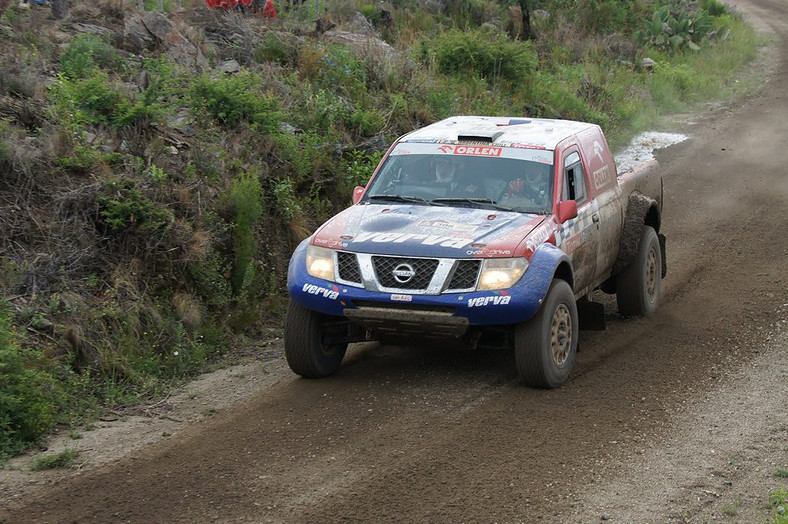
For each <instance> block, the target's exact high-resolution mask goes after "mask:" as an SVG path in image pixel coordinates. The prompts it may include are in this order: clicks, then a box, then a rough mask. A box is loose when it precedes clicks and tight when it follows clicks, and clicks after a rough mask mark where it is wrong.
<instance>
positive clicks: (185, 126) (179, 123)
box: [167, 109, 194, 136]
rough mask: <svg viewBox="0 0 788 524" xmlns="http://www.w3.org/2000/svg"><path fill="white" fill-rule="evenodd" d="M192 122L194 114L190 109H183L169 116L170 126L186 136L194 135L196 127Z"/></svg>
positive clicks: (168, 123) (168, 122)
mask: <svg viewBox="0 0 788 524" xmlns="http://www.w3.org/2000/svg"><path fill="white" fill-rule="evenodd" d="M191 124H192V116H191V113H190V112H189V110H188V109H181V110H179V111H178V112H177V113H175V115H174V116H170V117H168V118H167V125H168V126H169V127H171V128H172V129H174V130H176V131H178V132H179V133H181V134H183V135H186V136H193V135H194V128H193V127H192V126H191Z"/></svg>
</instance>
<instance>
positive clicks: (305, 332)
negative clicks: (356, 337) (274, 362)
mask: <svg viewBox="0 0 788 524" xmlns="http://www.w3.org/2000/svg"><path fill="white" fill-rule="evenodd" d="M346 331H347V330H346V328H345V327H343V324H342V319H335V318H334V317H330V316H327V315H323V314H320V313H317V312H315V311H310V310H308V309H306V308H305V307H304V306H302V305H301V304H299V303H297V302H295V301H293V300H291V301H290V303H289V304H288V305H287V316H286V317H285V357H286V358H287V364H288V365H289V366H290V369H292V370H293V372H295V373H297V374H299V375H301V376H302V377H305V378H321V377H327V376H328V375H331V374H333V373H334V372H335V371H336V370H337V369H339V365H340V364H341V363H342V358H344V356H345V351H346V350H347V342H337V340H341V338H342V336H343V335H345V334H346Z"/></svg>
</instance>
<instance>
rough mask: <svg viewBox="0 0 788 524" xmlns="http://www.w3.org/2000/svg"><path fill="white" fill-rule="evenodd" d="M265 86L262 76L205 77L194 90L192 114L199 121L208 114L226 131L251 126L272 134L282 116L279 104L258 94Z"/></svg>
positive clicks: (240, 74) (242, 73)
mask: <svg viewBox="0 0 788 524" xmlns="http://www.w3.org/2000/svg"><path fill="white" fill-rule="evenodd" d="M262 84H263V79H262V78H261V77H260V75H257V74H254V73H250V72H248V71H243V72H241V73H238V74H237V75H233V76H228V77H221V78H211V77H209V76H207V75H203V76H201V77H199V78H197V80H195V81H194V83H193V84H192V86H191V90H190V97H191V105H192V111H193V112H194V115H195V117H197V118H199V117H201V116H203V115H205V114H207V115H210V116H211V117H212V118H213V119H214V120H215V121H217V122H218V123H220V124H222V125H224V126H226V127H235V126H237V125H238V124H239V123H241V122H247V123H249V124H250V125H251V126H252V128H254V129H257V130H260V131H271V130H273V129H274V128H275V127H276V125H277V124H278V122H279V120H280V115H279V114H278V113H277V111H276V109H277V103H276V100H275V99H274V98H272V97H269V96H264V95H262V94H260V93H259V92H258V87H259V86H260V85H262Z"/></svg>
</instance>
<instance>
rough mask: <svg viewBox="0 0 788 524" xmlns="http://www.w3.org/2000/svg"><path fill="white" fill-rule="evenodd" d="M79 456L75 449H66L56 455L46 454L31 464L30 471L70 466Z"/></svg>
mask: <svg viewBox="0 0 788 524" xmlns="http://www.w3.org/2000/svg"><path fill="white" fill-rule="evenodd" d="M77 456H79V452H78V451H77V450H74V449H65V450H63V451H61V452H60V453H57V454H55V455H44V456H41V457H36V458H35V459H33V462H32V463H31V464H30V471H44V470H48V469H65V468H70V467H71V466H72V465H73V464H74V460H76V458H77Z"/></svg>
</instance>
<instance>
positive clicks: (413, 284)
mask: <svg viewBox="0 0 788 524" xmlns="http://www.w3.org/2000/svg"><path fill="white" fill-rule="evenodd" d="M372 266H373V267H374V268H375V276H376V277H377V279H378V282H380V285H381V286H383V287H387V288H395V289H426V288H427V286H429V284H430V280H432V275H433V274H434V273H435V270H436V269H437V268H438V261H437V260H436V259H432V258H400V257H382V256H373V257H372ZM395 270H396V271H399V272H400V276H399V279H397V278H396V277H395V275H394V271H395ZM410 270H412V272H413V276H412V277H410V278H409V279H407V281H405V282H403V280H406V278H407V277H406V276H405V274H406V273H409V272H410Z"/></svg>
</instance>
